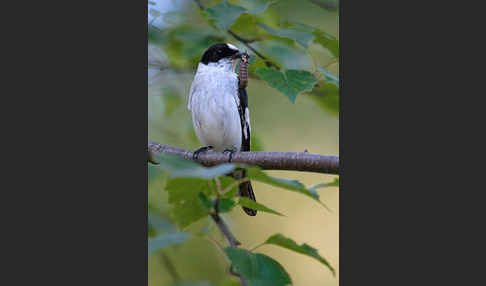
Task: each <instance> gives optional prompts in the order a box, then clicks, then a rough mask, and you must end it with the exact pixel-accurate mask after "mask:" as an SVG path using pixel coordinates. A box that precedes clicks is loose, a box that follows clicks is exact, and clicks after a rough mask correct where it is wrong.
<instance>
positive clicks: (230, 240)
mask: <svg viewBox="0 0 486 286" xmlns="http://www.w3.org/2000/svg"><path fill="white" fill-rule="evenodd" d="M210 216H211V218H212V219H213V221H214V223H215V224H216V225H217V226H218V228H219V230H220V231H221V233H222V234H223V236H224V237H225V238H226V240H227V241H228V243H229V245H230V246H231V247H237V246H238V245H240V244H241V243H240V242H239V241H238V240H237V239H236V238H235V236H234V235H233V234H232V233H231V231H230V230H229V228H228V226H227V225H226V223H225V222H224V220H223V219H222V218H221V217H220V216H219V214H211V215H210Z"/></svg>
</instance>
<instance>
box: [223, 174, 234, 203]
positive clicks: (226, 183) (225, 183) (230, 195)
mask: <svg viewBox="0 0 486 286" xmlns="http://www.w3.org/2000/svg"><path fill="white" fill-rule="evenodd" d="M219 181H220V182H221V190H223V191H224V190H226V188H228V187H229V186H230V185H231V184H233V183H234V182H236V180H235V179H233V178H230V177H228V176H222V177H219ZM237 194H238V185H237V184H234V185H233V187H232V188H231V189H230V190H226V193H224V194H223V195H222V196H221V197H222V198H227V199H231V198H234V197H236V195H237Z"/></svg>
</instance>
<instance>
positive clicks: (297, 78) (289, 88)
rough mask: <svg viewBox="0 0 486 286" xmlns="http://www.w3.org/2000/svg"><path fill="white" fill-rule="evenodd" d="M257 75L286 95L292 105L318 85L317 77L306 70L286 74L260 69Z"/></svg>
mask: <svg viewBox="0 0 486 286" xmlns="http://www.w3.org/2000/svg"><path fill="white" fill-rule="evenodd" d="M256 74H257V76H258V77H259V78H260V79H262V80H264V81H266V82H267V83H268V84H269V85H270V86H271V87H273V88H276V89H277V90H279V91H280V92H282V93H283V94H285V95H286V96H287V97H288V98H289V99H290V101H291V102H292V103H295V98H296V97H297V95H298V94H299V93H301V92H303V91H306V90H312V88H313V87H314V85H315V84H316V83H317V80H316V77H315V76H314V75H313V74H312V73H310V72H308V71H304V70H286V71H285V74H284V73H282V72H281V71H279V70H276V69H270V68H259V69H257V70H256Z"/></svg>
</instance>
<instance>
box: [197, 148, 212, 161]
mask: <svg viewBox="0 0 486 286" xmlns="http://www.w3.org/2000/svg"><path fill="white" fill-rule="evenodd" d="M211 149H213V146H204V147H201V148H199V149H197V150H196V151H194V153H193V154H192V160H194V161H197V159H198V158H199V154H201V153H205V152H207V151H209V150H211Z"/></svg>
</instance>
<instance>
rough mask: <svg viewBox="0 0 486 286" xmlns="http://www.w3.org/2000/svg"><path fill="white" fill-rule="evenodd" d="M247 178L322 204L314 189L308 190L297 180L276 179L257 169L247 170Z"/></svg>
mask: <svg viewBox="0 0 486 286" xmlns="http://www.w3.org/2000/svg"><path fill="white" fill-rule="evenodd" d="M247 176H248V178H250V179H252V180H255V181H259V182H262V183H265V184H269V185H272V186H275V187H279V188H283V189H286V190H290V191H293V192H297V193H301V194H304V195H306V196H308V197H310V198H312V199H314V200H316V201H317V202H319V203H320V204H321V205H323V204H322V202H321V201H319V194H318V193H317V192H316V191H315V190H313V189H307V188H306V187H305V186H304V185H303V184H302V183H301V182H299V181H296V180H287V179H282V178H276V177H272V176H269V175H267V174H265V173H264V172H263V171H262V170H260V169H259V168H257V167H250V168H248V169H247Z"/></svg>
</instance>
